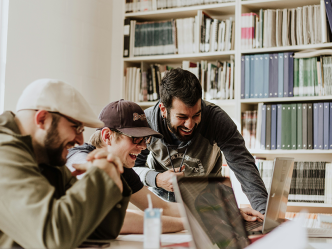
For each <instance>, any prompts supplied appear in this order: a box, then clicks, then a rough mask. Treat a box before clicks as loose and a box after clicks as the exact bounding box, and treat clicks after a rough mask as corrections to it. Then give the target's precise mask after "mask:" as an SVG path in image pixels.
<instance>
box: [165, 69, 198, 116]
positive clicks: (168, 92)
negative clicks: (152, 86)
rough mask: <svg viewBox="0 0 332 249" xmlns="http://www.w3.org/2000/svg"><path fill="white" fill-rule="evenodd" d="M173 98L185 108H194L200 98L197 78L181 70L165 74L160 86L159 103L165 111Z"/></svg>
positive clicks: (172, 70) (170, 105) (169, 106)
mask: <svg viewBox="0 0 332 249" xmlns="http://www.w3.org/2000/svg"><path fill="white" fill-rule="evenodd" d="M173 98H178V99H179V100H181V101H182V102H183V103H185V104H186V105H187V106H189V107H192V106H194V105H195V104H196V103H197V101H198V100H200V99H201V98H202V86H201V83H200V82H199V80H198V79H197V77H196V76H195V75H194V74H193V73H191V72H189V71H187V70H183V69H181V68H175V69H171V71H169V72H167V73H166V75H165V77H164V78H163V79H162V80H161V84H160V101H161V103H163V104H164V106H165V107H166V109H167V110H169V109H170V108H171V107H172V101H173Z"/></svg>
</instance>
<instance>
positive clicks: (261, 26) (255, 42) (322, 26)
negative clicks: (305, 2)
mask: <svg viewBox="0 0 332 249" xmlns="http://www.w3.org/2000/svg"><path fill="white" fill-rule="evenodd" d="M325 2H327V1H321V4H320V5H309V6H303V7H297V8H293V9H276V10H275V9H267V10H263V9H261V10H260V11H259V13H258V14H256V13H243V14H242V17H241V47H242V49H252V48H271V47H281V46H295V45H308V44H318V43H323V42H329V41H330V35H329V32H328V31H329V30H328V29H329V27H328V25H327V19H326V14H327V16H328V17H330V16H329V15H330V13H329V12H328V11H326V8H325ZM329 19H330V18H329Z"/></svg>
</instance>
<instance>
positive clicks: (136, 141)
mask: <svg viewBox="0 0 332 249" xmlns="http://www.w3.org/2000/svg"><path fill="white" fill-rule="evenodd" d="M112 131H114V132H117V133H119V134H121V135H125V136H127V137H130V138H131V139H132V142H133V144H138V145H140V144H141V143H142V142H143V140H145V143H147V144H148V143H150V142H151V138H152V136H146V137H133V136H129V135H127V134H124V133H122V132H121V131H118V130H113V129H112Z"/></svg>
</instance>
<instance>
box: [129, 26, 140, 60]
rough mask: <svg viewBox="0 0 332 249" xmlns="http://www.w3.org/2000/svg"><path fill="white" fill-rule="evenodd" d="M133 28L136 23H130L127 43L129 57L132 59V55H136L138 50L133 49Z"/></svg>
mask: <svg viewBox="0 0 332 249" xmlns="http://www.w3.org/2000/svg"><path fill="white" fill-rule="evenodd" d="M135 26H136V21H135V20H131V21H130V41H129V57H134V55H138V52H139V51H138V48H135Z"/></svg>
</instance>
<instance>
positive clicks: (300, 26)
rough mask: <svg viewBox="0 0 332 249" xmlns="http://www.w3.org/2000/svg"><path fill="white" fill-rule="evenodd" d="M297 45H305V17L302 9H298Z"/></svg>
mask: <svg viewBox="0 0 332 249" xmlns="http://www.w3.org/2000/svg"><path fill="white" fill-rule="evenodd" d="M296 44H297V45H303V17H302V8H301V7H298V8H296Z"/></svg>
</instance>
